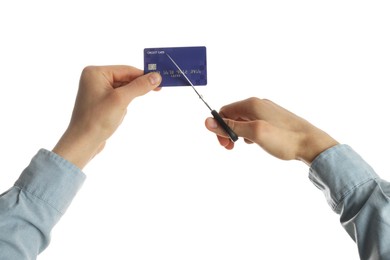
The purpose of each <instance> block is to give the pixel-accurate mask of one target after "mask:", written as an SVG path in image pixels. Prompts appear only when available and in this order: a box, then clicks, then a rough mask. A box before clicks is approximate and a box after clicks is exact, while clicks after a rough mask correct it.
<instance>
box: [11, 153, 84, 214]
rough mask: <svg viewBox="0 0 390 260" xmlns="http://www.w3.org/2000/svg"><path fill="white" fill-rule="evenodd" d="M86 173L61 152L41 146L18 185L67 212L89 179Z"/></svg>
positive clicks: (61, 211)
mask: <svg viewBox="0 0 390 260" xmlns="http://www.w3.org/2000/svg"><path fill="white" fill-rule="evenodd" d="M85 178H86V176H85V174H84V173H83V172H82V171H81V170H80V169H79V168H77V167H76V166H75V165H73V164H72V163H70V162H69V161H67V160H65V159H64V158H62V157H60V156H59V155H57V154H55V153H53V152H50V151H48V150H45V149H41V150H39V151H38V153H37V154H36V155H35V156H34V157H33V159H32V160H31V162H30V165H29V166H28V167H27V168H26V169H25V170H24V171H23V173H22V174H21V175H20V177H19V179H18V180H17V181H16V183H15V186H16V187H19V188H20V189H22V190H24V191H25V192H28V193H30V194H31V195H33V196H35V197H37V198H39V199H40V200H43V201H44V202H46V203H47V204H49V205H50V206H51V207H53V208H55V209H56V210H57V211H58V212H60V213H61V214H63V213H64V212H65V211H66V209H67V208H68V207H69V205H70V203H71V202H72V200H73V198H74V197H75V195H76V193H77V192H78V190H79V189H80V188H81V186H82V184H83V183H84V181H85Z"/></svg>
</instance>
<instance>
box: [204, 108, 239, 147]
mask: <svg viewBox="0 0 390 260" xmlns="http://www.w3.org/2000/svg"><path fill="white" fill-rule="evenodd" d="M211 114H212V115H213V117H214V118H215V120H217V122H218V124H219V125H220V126H222V128H223V130H225V132H226V133H227V134H228V135H229V137H230V139H231V140H232V141H233V142H235V141H237V140H238V135H237V134H236V133H235V132H233V130H232V129H231V128H230V127H229V126H228V125H227V124H226V123H225V121H223V119H222V117H221V116H220V115H219V114H218V112H217V111H215V110H211Z"/></svg>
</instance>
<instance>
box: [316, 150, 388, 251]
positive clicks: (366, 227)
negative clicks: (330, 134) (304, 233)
mask: <svg viewBox="0 0 390 260" xmlns="http://www.w3.org/2000/svg"><path fill="white" fill-rule="evenodd" d="M309 178H310V180H311V181H312V182H313V183H314V185H316V186H317V187H318V188H319V189H320V190H322V191H323V193H324V194H325V197H326V199H327V201H328V204H329V205H330V207H331V208H332V209H333V210H334V211H335V212H336V213H337V214H339V215H340V222H341V224H342V226H343V227H344V228H345V230H346V231H347V232H348V234H349V235H350V236H351V237H352V239H353V240H354V241H355V242H356V244H357V246H358V250H359V255H360V258H361V259H390V183H389V182H386V181H384V180H382V179H381V178H380V177H379V176H378V175H377V174H376V173H375V172H374V170H373V169H372V168H371V167H370V166H369V165H368V164H367V163H366V162H365V161H364V160H363V159H362V158H361V157H360V156H359V155H358V154H357V153H356V152H355V151H354V150H353V149H352V148H351V147H349V146H347V145H337V146H335V147H332V148H330V149H328V150H326V151H325V152H323V153H321V154H320V155H319V156H318V157H317V158H316V159H315V160H314V161H313V163H312V165H311V168H310V172H309Z"/></svg>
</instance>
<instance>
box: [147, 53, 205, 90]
mask: <svg viewBox="0 0 390 260" xmlns="http://www.w3.org/2000/svg"><path fill="white" fill-rule="evenodd" d="M167 54H168V55H169V56H171V58H172V59H173V60H174V61H175V62H176V64H177V65H178V66H179V67H180V69H181V70H182V71H183V73H185V75H186V76H187V78H188V79H189V80H190V81H191V82H192V84H193V85H194V86H202V85H207V64H206V47H204V46H196V47H173V48H145V49H144V73H145V74H146V73H149V72H158V73H160V74H161V77H162V82H161V85H160V86H161V87H167V86H190V83H189V82H188V81H187V80H186V78H185V77H184V76H183V75H182V73H181V72H180V70H179V69H178V68H177V67H176V66H175V64H174V63H173V62H172V61H171V60H170V59H169V57H168V55H167Z"/></svg>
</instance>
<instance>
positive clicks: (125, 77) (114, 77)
mask: <svg viewBox="0 0 390 260" xmlns="http://www.w3.org/2000/svg"><path fill="white" fill-rule="evenodd" d="M92 68H93V69H96V70H99V71H101V72H102V73H103V75H104V76H105V77H106V79H107V80H108V81H109V82H110V83H111V84H112V85H114V83H116V82H130V81H132V80H134V79H136V78H138V77H140V76H142V75H143V74H144V72H143V70H140V69H138V68H135V67H132V66H126V65H112V66H99V67H92ZM86 69H88V67H87V68H86Z"/></svg>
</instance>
